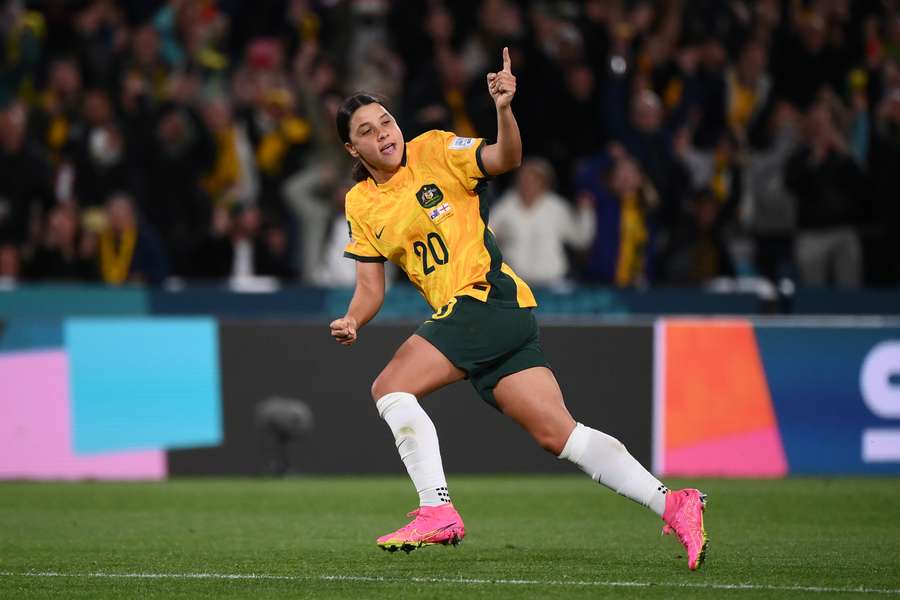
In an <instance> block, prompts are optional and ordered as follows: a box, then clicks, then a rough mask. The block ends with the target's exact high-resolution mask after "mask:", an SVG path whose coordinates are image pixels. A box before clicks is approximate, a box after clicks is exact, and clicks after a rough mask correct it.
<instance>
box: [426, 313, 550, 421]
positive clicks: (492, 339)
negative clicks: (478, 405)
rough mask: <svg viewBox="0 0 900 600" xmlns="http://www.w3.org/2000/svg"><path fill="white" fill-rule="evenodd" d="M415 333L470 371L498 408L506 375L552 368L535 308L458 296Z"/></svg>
mask: <svg viewBox="0 0 900 600" xmlns="http://www.w3.org/2000/svg"><path fill="white" fill-rule="evenodd" d="M416 334H417V335H420V336H422V337H423V338H425V339H426V340H428V341H429V342H430V343H431V344H432V345H433V346H434V347H435V348H437V349H438V350H440V351H441V353H442V354H443V355H444V356H446V357H447V358H448V359H449V360H450V362H452V363H453V365H454V366H456V367H457V368H459V369H462V370H463V371H465V372H466V377H467V378H468V379H469V380H470V381H471V382H472V385H473V386H474V387H475V390H476V391H477V392H478V394H479V395H480V396H481V397H482V398H483V399H484V401H485V402H487V403H488V404H490V405H491V406H493V407H494V408H498V407H497V402H496V400H495V399H494V387H495V386H496V385H497V382H498V381H500V379H501V378H503V377H505V376H507V375H511V374H513V373H518V372H519V371H524V370H525V369H530V368H531V367H548V368H549V367H550V365H549V364H548V363H547V359H546V358H545V357H544V351H543V350H542V349H541V344H540V341H539V339H538V326H537V321H536V320H535V318H534V314H533V313H532V310H531V309H530V308H518V307H507V306H499V305H496V304H490V303H485V302H480V301H478V300H476V299H474V298H470V297H468V296H458V297H456V298H454V301H451V302H450V304H448V305H447V306H444V307H442V308H441V309H440V310H439V311H437V312H436V313H435V315H434V316H433V317H432V318H431V319H429V320H427V321H425V322H424V323H422V325H420V326H419V328H418V329H417V330H416ZM498 410H499V409H498Z"/></svg>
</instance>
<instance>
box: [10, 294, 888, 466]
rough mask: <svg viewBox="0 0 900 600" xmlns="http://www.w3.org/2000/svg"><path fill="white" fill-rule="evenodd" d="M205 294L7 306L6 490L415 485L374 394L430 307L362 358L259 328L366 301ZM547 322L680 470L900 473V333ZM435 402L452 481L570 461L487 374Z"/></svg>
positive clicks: (290, 325)
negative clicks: (505, 411)
mask: <svg viewBox="0 0 900 600" xmlns="http://www.w3.org/2000/svg"><path fill="white" fill-rule="evenodd" d="M201 292H202V293H198V294H197V295H193V294H192V295H189V296H177V294H178V293H176V292H146V291H143V290H114V291H103V292H100V291H99V290H94V289H81V288H75V289H74V290H73V289H71V288H60V287H52V288H41V289H40V290H35V289H25V290H18V291H16V292H15V294H16V295H17V296H16V297H15V298H13V297H11V296H8V295H7V294H9V292H5V293H0V319H2V321H0V478H38V479H41V478H43V479H66V478H72V479H83V478H114V479H122V478H142V479H147V478H149V479H158V478H163V477H166V476H168V475H181V474H184V475H188V474H223V475H224V474H244V475H249V474H264V473H285V472H302V473H395V472H397V468H398V462H397V460H396V456H395V453H394V451H393V447H392V445H391V444H390V443H389V442H390V440H389V434H388V433H387V430H386V429H385V428H384V427H383V425H382V424H381V423H380V422H379V420H378V418H377V415H376V413H375V409H374V406H373V404H372V402H371V400H370V399H369V398H368V390H369V385H370V383H371V381H372V380H373V379H374V377H375V376H376V375H377V373H378V371H379V370H380V369H381V368H382V366H383V365H384V364H385V363H386V362H387V360H388V359H389V357H390V356H391V355H392V353H393V351H394V350H395V349H396V347H397V346H398V345H399V344H400V342H401V341H402V340H403V339H404V338H405V337H406V336H408V335H409V334H410V333H411V332H412V331H413V330H414V328H415V325H414V324H413V321H411V320H410V319H409V317H407V318H406V319H402V318H401V316H402V310H403V309H402V307H403V306H404V305H405V304H407V303H408V304H409V306H410V307H411V306H413V304H412V300H411V299H409V298H405V297H404V296H402V294H403V293H401V297H402V298H403V299H402V300H398V301H397V303H396V304H395V305H394V309H392V310H394V312H393V313H391V312H390V311H388V313H387V315H386V316H383V317H382V318H381V319H379V320H378V321H376V323H375V324H373V325H372V326H370V327H368V328H367V329H366V331H365V335H364V336H363V338H361V341H360V343H359V344H357V345H356V346H354V348H352V349H349V350H348V349H346V348H343V347H341V346H338V345H336V344H334V343H333V341H331V339H330V338H329V336H328V332H327V329H326V328H325V326H324V325H323V323H324V322H325V321H326V320H327V318H328V317H329V316H331V315H328V314H327V313H309V314H306V315H305V318H301V317H302V316H303V315H301V316H298V315H296V314H294V315H288V316H284V317H282V318H280V319H277V320H276V319H274V318H268V319H265V320H260V311H261V310H264V309H266V307H268V308H271V306H272V304H271V302H277V303H278V305H279V306H281V307H282V308H283V309H284V310H288V309H293V308H295V306H296V305H295V304H294V302H295V301H299V300H303V298H305V300H303V301H305V302H306V304H305V305H304V306H305V308H304V309H303V310H312V307H314V306H316V307H318V308H316V310H319V311H323V310H325V309H326V308H327V307H329V306H332V304H333V305H334V306H343V305H344V303H345V302H346V298H345V297H344V296H346V294H347V293H348V292H347V291H325V290H317V291H310V290H306V291H303V290H284V291H283V293H284V294H285V295H284V296H283V297H281V298H280V299H277V300H273V299H272V298H268V296H269V294H261V295H234V296H240V297H236V298H231V299H229V302H231V304H227V303H226V305H225V306H226V307H227V308H226V310H225V312H231V311H234V312H236V313H237V314H236V315H235V317H234V318H228V319H225V318H219V319H213V318H212V317H209V316H175V315H177V314H191V312H190V310H191V309H190V307H188V308H185V306H184V305H179V304H178V302H182V301H185V299H186V298H187V299H188V300H189V301H188V304H189V305H191V306H193V307H194V308H196V309H201V308H202V309H203V311H206V312H215V310H217V307H221V306H223V305H222V304H220V302H221V301H222V299H221V298H219V297H218V296H217V294H218V295H221V294H222V292H218V293H214V292H211V291H209V290H205V291H202V290H201ZM154 294H168V295H170V296H171V297H169V296H167V300H166V302H168V304H164V303H161V301H160V300H159V298H156V299H154V298H153V296H154ZM304 294H305V296H304ZM175 297H177V298H178V300H177V301H176V300H173V298H175ZM204 298H205V299H204ZM292 298H293V300H292ZM298 299H299V300H298ZM201 300H202V301H201ZM301 304H302V302H301ZM421 304H422V303H421V301H418V304H417V305H416V306H418V307H419V308H418V309H417V310H421ZM179 306H180V308H179ZM154 311H159V312H164V311H169V312H171V313H173V314H172V315H170V316H159V315H157V316H152V315H151V314H150V313H152V312H154ZM198 312H199V311H198ZM73 313H74V314H80V315H88V316H79V317H73V316H71V315H72V314H73ZM265 314H267V315H271V314H275V315H277V314H279V313H278V311H275V312H274V313H265ZM313 314H315V320H312V315H313ZM540 314H541V315H542V316H543V321H544V325H543V326H542V341H543V345H544V347H545V350H546V352H547V355H548V357H549V359H550V361H551V363H552V364H553V365H554V370H555V371H556V373H557V375H558V378H559V380H560V383H561V385H562V388H563V391H564V393H565V394H566V398H567V402H568V403H569V405H570V407H571V409H572V412H573V414H574V415H575V416H576V418H578V419H579V420H581V421H583V422H585V423H588V424H591V425H593V426H595V427H598V428H600V429H602V430H604V431H608V432H610V433H613V434H614V435H616V436H617V437H619V438H620V439H621V440H622V441H623V442H624V443H625V444H626V445H627V446H628V447H629V449H630V450H631V452H632V453H633V454H634V455H635V456H636V457H637V458H638V459H639V460H641V461H642V462H644V463H645V464H649V463H651V459H652V464H653V465H654V468H655V470H656V471H657V472H659V473H664V474H667V475H692V476H693V475H723V476H754V477H758V476H764V477H778V476H784V475H788V474H807V473H808V474H843V473H847V474H853V473H873V474H877V473H898V472H900V350H898V349H900V320H897V319H893V320H892V319H890V318H865V319H864V318H851V319H847V318H845V319H837V320H836V319H834V318H824V317H815V318H804V319H799V318H789V319H788V318H761V317H753V318H744V317H729V318H727V319H723V318H702V319H697V318H683V317H682V318H664V319H652V318H648V319H641V318H640V317H627V318H624V317H621V316H618V317H616V318H613V319H609V318H607V319H606V320H598V319H597V318H596V315H594V317H589V316H588V315H582V316H581V317H580V318H579V317H578V316H577V315H571V314H570V315H569V316H568V317H566V318H565V319H563V320H560V319H559V318H558V315H557V316H556V317H554V315H553V314H552V311H551V314H550V316H547V309H546V308H545V307H542V309H541V313H540ZM91 315H93V316H91ZM101 315H107V316H105V317H103V318H99V317H100V316H101ZM426 406H427V408H428V410H429V411H430V412H431V413H432V414H433V415H434V418H435V422H436V424H437V427H438V429H439V431H440V432H441V441H442V445H443V448H444V454H445V458H446V466H447V470H448V471H455V472H522V471H539V472H548V471H568V470H569V469H568V468H567V467H566V466H565V465H561V464H560V463H559V461H556V460H555V459H554V458H553V457H550V456H547V455H546V454H544V453H543V452H542V451H541V450H539V449H538V448H537V447H536V446H535V445H534V444H533V443H531V442H530V440H528V439H527V436H526V435H525V434H524V433H522V432H521V431H519V430H518V429H517V428H516V427H515V426H514V425H512V424H511V423H509V422H508V421H507V420H506V419H504V418H503V417H502V416H501V415H499V414H498V413H496V411H494V410H493V409H491V408H490V407H488V406H486V405H484V404H483V403H482V402H481V401H480V400H479V399H478V397H477V395H476V394H475V393H474V392H473V391H472V390H471V389H470V387H469V386H468V384H467V383H460V384H457V385H454V386H451V387H450V388H448V389H446V390H444V391H442V392H440V393H438V394H435V395H434V397H433V398H429V399H428V400H427V401H426ZM347 439H350V440H353V443H352V444H344V443H341V444H337V443H335V442H334V440H347Z"/></svg>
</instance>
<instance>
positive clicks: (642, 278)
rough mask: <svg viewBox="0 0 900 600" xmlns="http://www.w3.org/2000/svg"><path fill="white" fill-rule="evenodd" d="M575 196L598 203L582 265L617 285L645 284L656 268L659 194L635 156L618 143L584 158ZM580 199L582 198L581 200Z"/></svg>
mask: <svg viewBox="0 0 900 600" xmlns="http://www.w3.org/2000/svg"><path fill="white" fill-rule="evenodd" d="M578 193H579V198H588V199H590V200H591V201H593V202H594V204H595V206H596V215H597V216H596V220H597V228H596V229H597V234H596V237H595V241H594V243H593V245H592V246H591V248H590V250H589V252H588V255H587V258H586V265H585V269H584V270H585V274H586V276H587V277H588V278H589V279H590V280H592V281H597V282H602V283H610V284H614V285H617V286H620V287H629V286H635V285H645V284H646V283H647V282H648V281H649V280H650V277H651V276H652V274H653V272H654V268H655V262H656V261H655V259H656V251H655V239H654V238H655V228H656V224H655V223H656V213H657V212H658V208H659V195H658V194H657V192H656V188H654V186H653V183H652V182H651V181H650V180H649V178H648V177H647V176H646V175H644V173H643V172H642V171H641V168H640V165H638V163H637V161H635V160H634V159H633V158H631V157H630V156H629V155H628V154H627V153H626V152H625V151H624V150H622V148H621V147H620V146H616V145H613V146H612V147H611V152H610V153H609V154H607V155H600V156H598V157H597V158H595V159H594V160H592V161H590V162H588V163H586V164H585V165H584V166H583V168H582V170H581V171H580V173H579V192H578ZM581 201H582V202H584V200H581Z"/></svg>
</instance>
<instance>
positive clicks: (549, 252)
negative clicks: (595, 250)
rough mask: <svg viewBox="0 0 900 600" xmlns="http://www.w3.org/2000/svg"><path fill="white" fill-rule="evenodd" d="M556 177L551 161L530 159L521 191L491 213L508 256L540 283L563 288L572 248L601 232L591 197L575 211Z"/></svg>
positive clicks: (511, 193)
mask: <svg viewBox="0 0 900 600" xmlns="http://www.w3.org/2000/svg"><path fill="white" fill-rule="evenodd" d="M554 179H555V174H554V173H553V168H552V167H551V166H550V163H548V162H547V161H546V160H543V159H539V158H529V159H526V160H525V161H524V162H523V163H522V166H521V167H520V168H519V170H518V173H517V174H516V185H515V187H514V188H513V189H511V190H509V191H508V192H507V193H506V194H504V196H503V197H501V198H500V200H499V202H498V203H497V205H496V206H495V207H493V209H492V210H491V217H490V225H491V229H492V230H493V231H494V234H495V235H496V236H497V244H498V245H499V246H500V249H501V251H502V252H503V256H504V258H505V259H506V261H507V262H508V263H509V265H510V266H511V267H512V268H513V269H514V270H515V271H516V272H517V273H520V274H521V276H522V277H525V278H526V279H528V281H530V282H532V283H533V284H535V285H550V286H552V285H558V284H561V283H562V282H563V280H564V279H565V277H566V276H567V275H569V271H570V269H569V261H568V259H567V257H566V246H569V247H571V248H573V249H576V250H583V249H585V248H587V247H588V246H589V245H590V244H591V242H592V241H593V239H594V233H595V229H596V220H595V217H594V210H593V201H592V200H591V198H590V197H588V196H582V197H581V198H580V199H579V202H578V210H577V212H573V210H572V207H571V206H570V205H569V203H568V201H566V199H565V198H563V197H562V196H560V195H558V194H556V193H555V192H554V191H553V187H554Z"/></svg>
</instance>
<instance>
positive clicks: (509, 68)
mask: <svg viewBox="0 0 900 600" xmlns="http://www.w3.org/2000/svg"><path fill="white" fill-rule="evenodd" d="M503 70H504V71H506V72H507V73H509V74H510V75H512V61H511V60H509V48H507V47H506V46H504V47H503Z"/></svg>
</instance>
